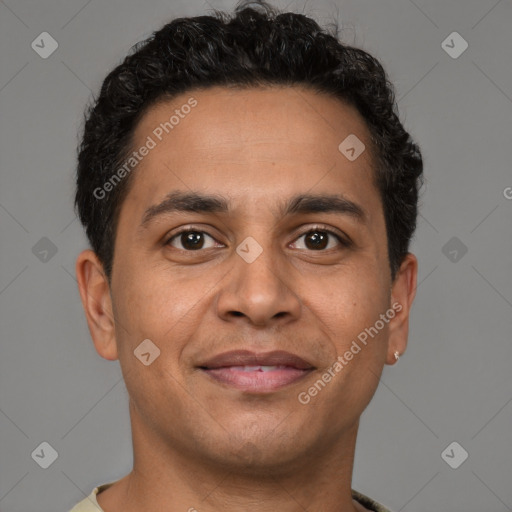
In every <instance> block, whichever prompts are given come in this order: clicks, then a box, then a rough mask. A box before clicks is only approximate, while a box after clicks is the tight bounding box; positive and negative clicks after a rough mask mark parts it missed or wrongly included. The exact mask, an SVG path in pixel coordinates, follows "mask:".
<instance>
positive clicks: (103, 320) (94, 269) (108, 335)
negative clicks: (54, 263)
mask: <svg viewBox="0 0 512 512" xmlns="http://www.w3.org/2000/svg"><path fill="white" fill-rule="evenodd" d="M75 270H76V276H77V280H78V288H79V291H80V297H81V299H82V305H83V307H84V310H85V316H86V318H87V324H88V325H89V331H90V333H91V337H92V339H93V342H94V346H95V347H96V351H97V352H98V354H99V355H100V356H101V357H103V358H105V359H108V360H110V361H114V360H116V359H118V354H117V345H116V335H115V334H116V332H115V322H114V316H113V313H112V299H111V297H110V285H109V283H108V279H107V277H106V275H105V272H104V270H103V265H102V264H101V262H100V260H99V259H98V257H97V256H96V253H95V252H94V251H91V250H90V249H88V250H85V251H82V252H81V253H80V254H79V256H78V258H77V260H76V268H75Z"/></svg>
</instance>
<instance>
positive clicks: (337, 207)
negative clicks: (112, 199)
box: [140, 191, 368, 228]
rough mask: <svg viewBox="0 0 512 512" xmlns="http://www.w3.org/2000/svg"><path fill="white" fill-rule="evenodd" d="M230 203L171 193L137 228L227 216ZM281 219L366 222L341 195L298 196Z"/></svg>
mask: <svg viewBox="0 0 512 512" xmlns="http://www.w3.org/2000/svg"><path fill="white" fill-rule="evenodd" d="M229 210H230V201H229V200H228V199H226V198H225V197H223V196H222V195H219V194H201V193H199V192H180V191H174V192H171V193H170V194H168V195H167V196H166V197H165V199H164V200H163V201H162V202H161V203H159V204H156V205H153V206H150V207H149V208H148V209H147V210H146V211H145V212H144V214H143V216H142V222H141V225H140V228H145V227H147V226H148V224H149V223H150V222H151V221H152V220H153V219H155V218H156V217H159V216H161V215H164V214H168V213H176V212H178V213H179V212H192V213H229ZM278 213H279V215H280V216H281V217H286V216H291V215H297V214H308V213H337V214H342V215H348V216H349V217H352V218H353V219H354V220H356V221H357V222H359V223H361V224H366V223H367V222H368V214H367V212H366V211H365V210H364V209H363V207H362V206H360V205H358V204H357V203H354V202H353V201H351V200H349V199H347V198H346V197H343V196H342V195H340V194H299V195H296V196H293V197H291V198H290V199H288V201H286V202H285V203H284V204H281V205H280V207H279V208H278Z"/></svg>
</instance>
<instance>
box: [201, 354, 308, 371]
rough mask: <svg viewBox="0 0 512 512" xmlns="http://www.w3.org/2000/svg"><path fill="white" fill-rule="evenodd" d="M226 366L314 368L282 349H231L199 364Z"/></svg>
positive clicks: (209, 367) (202, 366)
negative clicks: (256, 350)
mask: <svg viewBox="0 0 512 512" xmlns="http://www.w3.org/2000/svg"><path fill="white" fill-rule="evenodd" d="M227 366H291V367H292V368H298V369H301V370H310V369H313V368H314V367H313V365H311V364H309V363H308V362H307V361H305V360H304V359H302V358H301V357H299V356H298V355H296V354H292V353H290V352H286V351H284V350H274V351H272V352H259V353H256V352H251V351H250V350H231V351H230V352H223V353H222V354H218V355H216V356H214V357H212V358H211V359H208V360H207V361H205V362H204V363H202V364H200V365H199V367H201V368H208V369H213V368H222V367H227Z"/></svg>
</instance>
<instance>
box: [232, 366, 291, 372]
mask: <svg viewBox="0 0 512 512" xmlns="http://www.w3.org/2000/svg"><path fill="white" fill-rule="evenodd" d="M279 368H286V366H231V369H232V370H238V371H242V372H256V371H262V372H271V371H274V370H277V369H279Z"/></svg>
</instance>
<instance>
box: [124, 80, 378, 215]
mask: <svg viewBox="0 0 512 512" xmlns="http://www.w3.org/2000/svg"><path fill="white" fill-rule="evenodd" d="M354 136H355V137H357V139H358V140H359V141H361V143H362V144H364V145H365V146H366V149H365V150H364V151H363V152H362V153H361V155H360V156H359V157H358V158H357V159H356V160H354V161H350V160H349V159H348V158H347V157H346V156H345V155H344V154H343V153H342V152H341V151H340V144H342V143H343V141H344V140H345V139H347V137H352V138H353V137H354ZM348 140H353V139H350V138H349V139H348ZM149 141H151V142H150V143H149ZM144 145H148V146H149V145H151V146H152V149H151V150H150V151H148V152H147V154H146V156H144V157H143V158H141V160H140V162H139V163H138V164H137V167H136V169H135V170H134V171H133V174H134V175H133V176H132V179H133V182H132V185H131V187H130V188H131V190H130V192H129V194H128V197H127V201H126V202H127V203H128V204H129V205H131V207H132V208H138V209H139V210H140V209H141V208H142V207H143V206H144V207H146V208H147V207H148V206H151V205H152V204H155V203H157V202H159V201H161V200H162V199H163V198H164V197H165V196H166V195H168V194H169V193H170V192H172V190H173V189H180V190H187V189H189V190H195V191H196V190H202V191H204V192H209V193H217V192H220V193H222V194H224V195H225V196H228V197H231V198H233V204H234V205H235V206H239V207H243V205H249V204H251V205H253V206H254V207H256V206H259V207H260V208H264V207H266V206H268V204H269V202H276V201H277V200H278V199H281V201H280V202H282V199H283V196H289V195H292V194H298V193H304V192H323V193H326V192H330V193H333V192H335V191H339V192H342V193H344V194H345V195H347V196H349V198H352V199H354V200H356V199H357V197H359V202H361V201H363V200H366V201H367V200H368V199H370V200H371V201H373V202H374V200H375V199H377V202H378V192H377V190H376V189H375V187H374V185H373V162H372V159H371V155H370V151H369V149H370V135H369V131H368V128H367V126H366V123H365V121H364V119H363V118H362V117H361V116H360V115H359V113H358V112H357V110H356V109H355V108H354V107H352V106H350V105H347V104H345V103H344V102H342V101H340V100H338V99H336V98H334V97H332V96H329V95H327V94H324V93H317V92H314V91H312V90H310V89H307V88H302V87H266V88H258V89H254V88H251V89H229V88H224V87H212V88H209V89H200V90H191V91H189V92H186V93H184V94H182V95H180V96H178V97H176V98H174V99H173V100H170V101H169V100H167V101H160V102H159V103H157V104H156V105H154V106H153V107H151V108H150V109H149V110H148V111H147V112H146V113H145V114H144V116H143V117H142V119H141V121H140V122H139V124H138V125H137V127H136V130H135V132H134V149H135V150H137V149H138V148H140V147H142V146H144ZM350 196H352V197H350ZM364 196H366V199H365V198H364ZM369 196H371V197H369ZM123 208H124V206H123ZM369 209H370V210H371V208H369ZM370 213H371V211H370Z"/></svg>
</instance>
